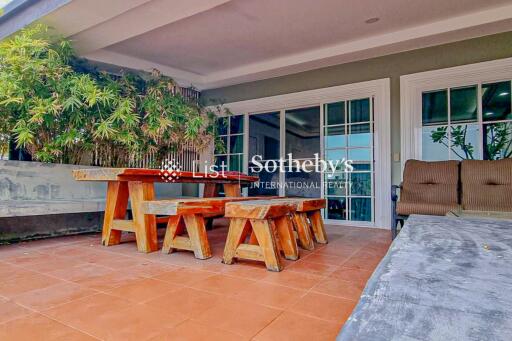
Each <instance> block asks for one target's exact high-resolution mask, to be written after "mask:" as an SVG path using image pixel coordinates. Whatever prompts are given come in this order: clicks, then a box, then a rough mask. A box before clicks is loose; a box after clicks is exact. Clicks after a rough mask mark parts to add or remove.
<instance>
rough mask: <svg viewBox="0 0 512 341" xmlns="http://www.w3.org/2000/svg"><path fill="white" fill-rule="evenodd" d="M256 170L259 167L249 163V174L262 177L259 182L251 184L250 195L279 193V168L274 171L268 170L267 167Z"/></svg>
mask: <svg viewBox="0 0 512 341" xmlns="http://www.w3.org/2000/svg"><path fill="white" fill-rule="evenodd" d="M256 170H259V167H255V168H253V167H252V165H251V164H249V174H250V175H255V176H257V177H259V178H260V180H259V182H258V183H253V184H251V185H250V186H249V196H256V195H279V188H278V185H279V170H276V171H274V172H267V171H265V169H262V170H261V172H256Z"/></svg>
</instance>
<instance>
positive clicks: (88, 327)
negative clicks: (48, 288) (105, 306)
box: [70, 304, 185, 341]
mask: <svg viewBox="0 0 512 341" xmlns="http://www.w3.org/2000/svg"><path fill="white" fill-rule="evenodd" d="M183 321H185V318H184V317H183V316H180V315H179V314H176V313H175V312H173V311H172V309H169V310H167V311H162V310H158V309H154V308H152V307H149V306H147V305H144V304H134V305H131V306H129V307H127V308H121V309H112V310H110V311H107V312H105V313H104V314H103V315H102V316H98V315H95V316H90V317H89V318H87V319H84V320H82V321H80V322H79V323H76V322H73V323H71V324H70V325H71V326H74V327H76V328H79V329H80V330H83V331H85V332H87V333H88V334H91V335H93V336H95V337H97V338H99V339H102V340H109V341H117V340H119V341H131V340H133V341H144V340H150V339H154V338H158V337H159V338H160V339H163V336H164V335H165V334H167V333H168V332H170V331H171V330H172V328H173V327H174V326H176V325H178V324H179V323H181V322H183Z"/></svg>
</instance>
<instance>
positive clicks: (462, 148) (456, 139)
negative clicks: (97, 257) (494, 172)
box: [451, 124, 480, 160]
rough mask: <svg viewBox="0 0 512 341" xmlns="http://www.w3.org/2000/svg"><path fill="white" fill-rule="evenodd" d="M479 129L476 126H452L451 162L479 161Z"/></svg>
mask: <svg viewBox="0 0 512 341" xmlns="http://www.w3.org/2000/svg"><path fill="white" fill-rule="evenodd" d="M479 136H480V128H479V126H478V125H476V124H463V125H457V126H452V131H451V148H452V156H451V158H452V160H466V159H470V160H471V159H480V150H479V147H478V146H479V143H478V140H479Z"/></svg>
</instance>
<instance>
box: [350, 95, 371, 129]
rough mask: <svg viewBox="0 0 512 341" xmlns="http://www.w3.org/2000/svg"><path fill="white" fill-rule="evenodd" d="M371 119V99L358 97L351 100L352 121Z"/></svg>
mask: <svg viewBox="0 0 512 341" xmlns="http://www.w3.org/2000/svg"><path fill="white" fill-rule="evenodd" d="M368 121H370V99H369V98H364V99H357V100H354V101H350V122H351V123H357V122H368Z"/></svg>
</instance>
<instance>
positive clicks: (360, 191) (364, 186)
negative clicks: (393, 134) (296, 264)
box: [323, 98, 374, 221]
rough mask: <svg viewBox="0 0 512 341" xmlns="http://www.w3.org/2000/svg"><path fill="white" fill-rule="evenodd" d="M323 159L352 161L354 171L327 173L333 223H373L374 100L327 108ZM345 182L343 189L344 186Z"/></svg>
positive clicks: (326, 211) (325, 109) (361, 100)
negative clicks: (340, 221)
mask: <svg viewBox="0 0 512 341" xmlns="http://www.w3.org/2000/svg"><path fill="white" fill-rule="evenodd" d="M323 129H324V153H325V155H324V157H325V159H326V160H334V161H335V160H342V159H345V160H351V161H352V162H353V163H352V165H353V167H354V171H353V172H348V173H347V172H343V171H342V170H340V171H339V172H335V173H334V174H324V180H325V181H324V186H325V190H324V193H325V196H326V197H327V202H328V205H327V209H326V210H325V217H326V218H327V219H334V220H350V221H373V207H374V202H373V200H374V199H373V198H374V186H373V174H374V173H373V167H374V155H373V103H372V99H371V98H363V99H355V100H350V101H342V102H335V103H328V104H325V105H324V128H323ZM343 183H345V185H344V186H341V184H343Z"/></svg>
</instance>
